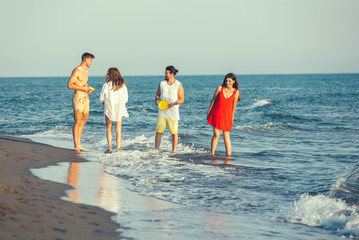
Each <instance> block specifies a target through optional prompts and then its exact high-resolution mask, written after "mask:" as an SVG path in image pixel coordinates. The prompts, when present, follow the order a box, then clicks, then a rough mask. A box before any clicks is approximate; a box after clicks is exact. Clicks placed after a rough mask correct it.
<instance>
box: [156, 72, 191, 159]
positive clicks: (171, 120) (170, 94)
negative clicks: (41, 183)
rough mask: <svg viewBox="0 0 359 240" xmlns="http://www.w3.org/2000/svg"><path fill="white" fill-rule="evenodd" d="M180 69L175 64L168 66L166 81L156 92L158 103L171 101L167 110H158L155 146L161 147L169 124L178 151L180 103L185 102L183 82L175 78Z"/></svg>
mask: <svg viewBox="0 0 359 240" xmlns="http://www.w3.org/2000/svg"><path fill="white" fill-rule="evenodd" d="M177 73H178V70H177V69H176V68H175V67H174V66H168V67H166V71H165V81H161V82H160V84H159V85H158V89H157V93H156V105H158V104H159V102H160V101H162V100H167V101H168V102H169V104H168V108H167V109H166V110H161V109H159V110H158V117H157V128H156V138H155V147H156V149H159V147H160V144H161V137H162V134H163V132H164V130H165V129H166V127H167V125H168V128H169V131H170V133H171V134H172V151H174V152H175V151H176V149H177V144H178V120H179V119H180V117H179V105H180V104H182V103H183V102H184V90H183V87H182V84H181V83H180V82H179V81H178V80H176V79H175V75H176V74H177Z"/></svg>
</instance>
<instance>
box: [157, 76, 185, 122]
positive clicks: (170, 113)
mask: <svg viewBox="0 0 359 240" xmlns="http://www.w3.org/2000/svg"><path fill="white" fill-rule="evenodd" d="M180 85H181V83H180V82H179V81H178V80H176V81H175V82H174V84H172V85H168V84H167V81H162V82H161V83H160V90H161V96H160V100H167V101H168V102H169V103H174V102H176V101H177V100H178V88H179V86H180ZM158 116H162V117H165V118H168V119H171V120H179V119H180V116H179V105H174V106H173V107H171V108H168V109H166V110H161V109H159V110H158Z"/></svg>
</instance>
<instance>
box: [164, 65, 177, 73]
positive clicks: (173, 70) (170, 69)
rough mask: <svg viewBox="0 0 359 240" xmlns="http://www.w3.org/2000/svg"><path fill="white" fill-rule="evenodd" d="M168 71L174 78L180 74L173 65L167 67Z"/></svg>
mask: <svg viewBox="0 0 359 240" xmlns="http://www.w3.org/2000/svg"><path fill="white" fill-rule="evenodd" d="M166 71H170V73H171V74H173V75H174V76H176V74H177V73H178V70H177V69H176V68H175V67H174V66H172V65H171V66H168V67H166Z"/></svg>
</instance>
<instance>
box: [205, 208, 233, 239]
mask: <svg viewBox="0 0 359 240" xmlns="http://www.w3.org/2000/svg"><path fill="white" fill-rule="evenodd" d="M202 221H203V225H204V226H206V228H207V232H208V236H207V237H208V238H206V239H213V237H215V239H217V238H218V239H221V238H223V237H228V234H229V230H228V227H229V225H230V223H229V219H228V216H226V215H222V214H218V213H213V212H207V213H204V214H203V215H202Z"/></svg>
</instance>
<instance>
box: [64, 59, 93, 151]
mask: <svg viewBox="0 0 359 240" xmlns="http://www.w3.org/2000/svg"><path fill="white" fill-rule="evenodd" d="M94 58H95V56H94V55H92V54H91V53H87V52H86V53H84V54H82V57H81V59H82V62H81V64H80V65H79V66H78V67H77V68H75V69H74V70H73V71H72V74H71V77H70V79H69V82H68V84H67V87H68V88H70V89H73V90H75V94H74V96H73V98H72V107H73V108H74V126H73V131H72V132H73V138H74V147H75V151H76V152H80V151H87V150H86V149H85V148H84V147H82V146H81V135H82V131H83V129H84V127H85V124H86V120H87V119H88V116H89V111H90V99H89V96H88V94H91V93H92V91H91V90H90V87H89V85H88V84H87V81H88V78H89V71H88V70H87V68H89V67H90V66H91V65H92V59H94Z"/></svg>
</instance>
